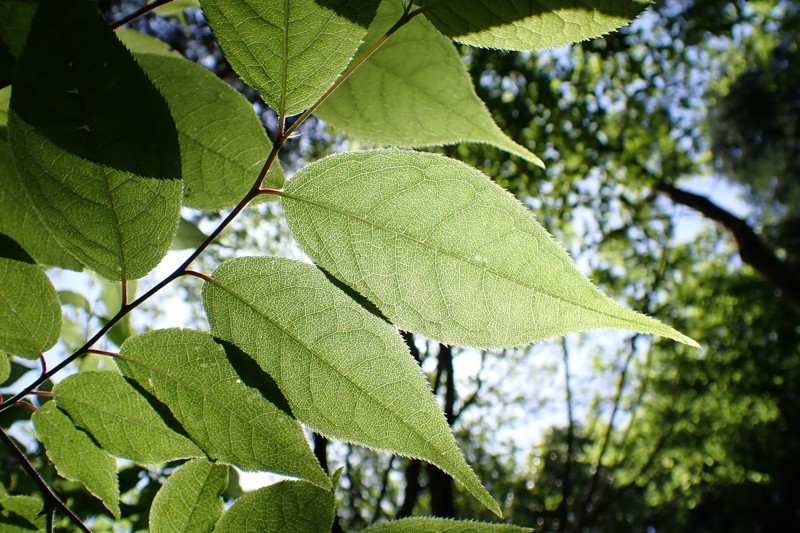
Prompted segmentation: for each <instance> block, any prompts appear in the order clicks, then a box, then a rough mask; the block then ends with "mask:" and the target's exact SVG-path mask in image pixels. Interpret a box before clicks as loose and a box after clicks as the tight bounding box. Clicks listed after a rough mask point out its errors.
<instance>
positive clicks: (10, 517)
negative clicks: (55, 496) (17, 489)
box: [0, 485, 45, 533]
mask: <svg viewBox="0 0 800 533" xmlns="http://www.w3.org/2000/svg"><path fill="white" fill-rule="evenodd" d="M0 524H2V527H1V528H0V529H2V531H3V533H28V532H36V531H43V530H44V527H45V517H44V516H43V515H42V501H41V500H39V499H37V498H34V497H31V496H22V495H20V496H12V495H11V494H8V493H7V492H6V491H5V488H4V487H3V486H2V485H0Z"/></svg>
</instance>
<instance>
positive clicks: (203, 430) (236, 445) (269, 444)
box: [118, 329, 330, 487]
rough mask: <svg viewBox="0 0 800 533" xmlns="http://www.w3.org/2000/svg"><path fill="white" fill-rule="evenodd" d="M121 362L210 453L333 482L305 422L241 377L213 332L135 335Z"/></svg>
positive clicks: (246, 465) (255, 467)
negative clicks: (317, 455) (305, 429)
mask: <svg viewBox="0 0 800 533" xmlns="http://www.w3.org/2000/svg"><path fill="white" fill-rule="evenodd" d="M118 364H119V366H120V368H121V369H122V372H123V373H124V374H125V375H126V376H129V377H131V378H133V379H135V380H136V381H138V382H139V383H140V384H141V385H142V387H144V388H145V389H146V390H147V391H149V392H151V393H152V394H153V395H154V396H155V397H156V398H158V399H159V400H161V401H162V402H163V403H165V404H166V405H167V406H168V407H169V409H170V410H171V411H172V413H173V414H174V415H175V418H177V419H178V422H180V424H181V425H182V426H183V427H184V428H185V429H186V432H187V433H188V434H189V435H190V436H191V437H192V440H194V442H196V443H197V444H198V445H199V446H200V447H201V448H203V450H204V451H205V452H206V453H207V454H208V456H209V457H210V458H211V459H214V460H217V461H220V462H224V463H230V464H233V465H235V466H237V467H239V468H241V469H242V470H247V471H261V470H268V471H272V472H278V473H280V474H286V475H290V476H296V477H301V478H304V479H308V480H310V481H313V482H314V483H316V484H318V485H321V486H325V487H328V486H330V480H329V479H328V476H327V475H326V474H325V472H324V471H323V470H322V468H321V467H320V466H319V463H318V462H317V460H316V458H315V457H314V454H313V452H312V451H311V448H310V447H309V445H308V442H307V441H306V438H305V435H304V433H303V430H302V428H301V427H300V424H298V423H297V421H296V420H294V419H292V418H291V417H290V416H289V415H288V414H287V413H285V412H284V411H283V410H281V408H280V407H279V406H276V405H275V404H273V403H271V402H270V401H268V400H267V399H265V398H264V396H263V395H262V394H261V391H260V390H257V389H255V388H253V387H251V386H249V385H248V383H246V382H243V381H244V380H245V379H246V377H245V376H240V375H239V374H238V373H237V371H236V370H235V369H234V367H233V366H232V365H231V362H229V360H228V354H226V351H225V349H224V348H223V347H222V345H220V344H218V343H216V342H214V339H212V338H211V337H210V336H209V335H208V334H207V333H203V332H200V331H192V330H184V329H166V330H157V331H152V332H150V333H145V334H144V335H138V336H135V337H131V338H130V339H128V340H127V341H125V344H123V346H122V356H121V357H120V358H118ZM254 377H256V378H258V376H254ZM259 379H261V381H263V380H264V379H262V378H259ZM266 379H268V378H266Z"/></svg>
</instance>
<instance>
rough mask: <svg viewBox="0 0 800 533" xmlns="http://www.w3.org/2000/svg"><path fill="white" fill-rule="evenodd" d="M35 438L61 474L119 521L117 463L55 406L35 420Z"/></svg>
mask: <svg viewBox="0 0 800 533" xmlns="http://www.w3.org/2000/svg"><path fill="white" fill-rule="evenodd" d="M32 420H33V425H34V427H35V428H36V435H37V436H38V437H39V440H41V441H42V443H43V444H44V447H45V450H46V451H47V457H49V458H50V460H51V461H52V462H53V464H54V465H55V467H56V470H57V471H58V474H59V475H60V476H61V477H63V478H66V479H68V480H70V481H79V482H81V483H83V484H84V486H86V488H87V489H88V490H89V492H91V493H92V494H94V495H95V496H96V497H98V498H99V499H100V500H101V501H102V502H103V504H104V505H105V506H106V507H107V508H108V510H109V511H111V512H112V514H113V515H114V517H116V518H117V520H119V517H120V516H119V485H118V484H117V462H116V461H115V460H114V458H113V457H111V456H110V455H108V454H107V453H106V452H104V451H103V450H101V449H100V448H98V447H97V446H95V444H94V442H92V439H91V438H90V437H89V436H88V435H87V434H86V433H84V432H83V431H80V430H79V429H77V428H76V427H75V425H74V424H73V423H72V421H71V420H70V419H69V417H67V415H65V414H64V413H63V412H61V411H60V410H59V409H58V408H57V407H56V404H55V403H54V402H48V403H46V404H44V405H43V406H42V407H41V408H40V409H39V410H37V411H36V412H35V413H34V414H33V417H32Z"/></svg>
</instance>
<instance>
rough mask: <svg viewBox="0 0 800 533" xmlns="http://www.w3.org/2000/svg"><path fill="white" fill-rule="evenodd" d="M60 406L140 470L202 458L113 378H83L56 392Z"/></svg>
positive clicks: (122, 381)
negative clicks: (178, 460) (140, 468)
mask: <svg viewBox="0 0 800 533" xmlns="http://www.w3.org/2000/svg"><path fill="white" fill-rule="evenodd" d="M53 394H54V395H55V396H56V404H57V405H58V407H60V408H61V409H63V410H64V411H66V412H67V414H69V416H70V418H71V419H72V420H73V421H74V422H75V424H76V425H77V426H79V427H81V428H83V429H85V430H86V431H88V432H89V433H90V434H91V435H92V437H94V439H95V441H97V443H98V444H99V445H100V446H101V447H102V448H103V449H104V450H105V451H107V452H108V453H110V454H111V455H114V456H116V457H122V458H124V459H130V460H131V461H135V462H137V463H140V464H156V463H166V462H168V461H174V460H176V459H187V458H190V457H202V456H203V452H202V451H201V450H200V448H198V447H197V446H196V445H195V444H194V443H193V442H192V441H190V440H189V439H187V438H186V437H184V436H183V435H181V434H179V433H177V432H175V431H174V430H173V429H171V428H170V427H169V426H168V425H167V424H166V423H165V422H164V420H163V419H162V418H161V416H160V415H159V414H158V413H157V412H156V410H155V409H154V408H153V406H152V405H150V404H149V403H148V401H147V400H146V399H145V398H144V396H142V395H141V394H139V393H138V392H137V391H136V389H134V388H133V387H132V386H131V385H130V383H128V382H127V381H126V380H125V378H124V377H122V376H121V375H120V374H117V373H114V372H81V373H80V374H73V375H71V376H69V377H67V378H66V379H64V380H63V381H61V382H59V383H58V384H57V385H56V386H55V388H54V389H53Z"/></svg>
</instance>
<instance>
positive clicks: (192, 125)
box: [136, 54, 284, 210]
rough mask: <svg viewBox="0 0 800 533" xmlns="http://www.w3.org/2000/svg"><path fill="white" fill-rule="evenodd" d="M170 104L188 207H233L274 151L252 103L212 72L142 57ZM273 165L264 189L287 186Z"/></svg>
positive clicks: (160, 58)
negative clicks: (179, 146) (176, 133)
mask: <svg viewBox="0 0 800 533" xmlns="http://www.w3.org/2000/svg"><path fill="white" fill-rule="evenodd" d="M136 60H137V61H138V62H139V64H141V65H142V68H144V70H145V72H147V75H148V76H150V79H151V80H153V83H155V84H156V87H158V90H159V91H161V94H162V95H164V98H166V100H167V103H168V104H169V107H170V110H171V111H172V116H173V118H174V119H175V125H176V127H177V128H178V137H179V139H180V144H181V159H182V164H183V169H182V170H183V181H184V185H185V188H184V196H185V198H184V203H185V204H186V205H188V206H189V207H195V208H197V209H207V210H218V209H226V208H228V207H233V206H234V205H236V204H237V203H239V201H240V200H241V199H242V198H243V197H244V196H245V194H247V192H248V191H249V190H250V188H251V187H252V186H253V183H255V181H256V178H257V177H258V175H259V173H260V172H261V168H262V167H263V166H264V162H265V161H266V159H267V155H268V154H269V152H270V148H271V147H272V145H271V143H270V141H269V139H268V138H267V134H266V132H265V131H264V127H263V126H262V125H261V121H260V120H259V118H258V116H256V114H255V112H254V111H253V107H252V106H251V105H250V103H249V102H248V101H247V100H245V99H244V97H243V96H242V95H241V94H239V93H237V92H236V91H235V90H234V89H233V88H232V87H231V86H230V85H228V84H227V83H225V82H224V81H222V80H221V79H219V78H218V77H216V76H215V75H214V74H213V73H212V72H211V71H209V70H208V69H205V68H203V67H201V66H200V65H197V64H195V63H192V62H191V61H188V60H186V59H183V58H176V57H166V56H163V55H155V54H137V55H136ZM283 182H284V177H283V171H282V170H281V168H280V165H279V164H277V162H276V163H275V164H273V166H272V168H271V169H270V171H269V173H268V174H267V178H266V180H265V183H264V185H266V186H268V187H273V188H278V189H279V188H281V187H282V186H283Z"/></svg>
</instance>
